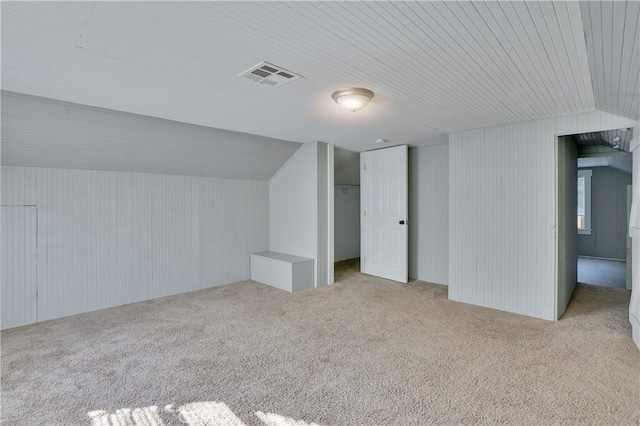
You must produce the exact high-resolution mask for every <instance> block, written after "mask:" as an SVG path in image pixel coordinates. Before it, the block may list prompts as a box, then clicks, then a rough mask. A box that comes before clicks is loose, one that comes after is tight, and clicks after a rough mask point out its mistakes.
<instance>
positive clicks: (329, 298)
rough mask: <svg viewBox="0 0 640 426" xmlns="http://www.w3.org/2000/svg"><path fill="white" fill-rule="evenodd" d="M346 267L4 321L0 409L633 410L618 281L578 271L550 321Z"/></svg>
mask: <svg viewBox="0 0 640 426" xmlns="http://www.w3.org/2000/svg"><path fill="white" fill-rule="evenodd" d="M353 266H354V265H352V269H347V270H341V271H338V272H337V278H338V280H339V283H337V284H335V285H333V286H331V287H328V288H324V289H321V290H310V291H306V292H302V293H298V294H293V295H292V294H288V293H285V292H283V291H280V290H276V289H274V288H271V287H267V286H265V285H262V284H258V283H255V282H251V281H247V282H241V283H236V284H232V285H227V286H223V287H218V288H215V289H211V290H205V291H199V292H195V293H190V294H184V295H180V296H174V297H168V298H164V299H159V300H154V301H149V302H143V303H137V304H133V305H128V306H123V307H119V308H113V309H107V310H103V311H98V312H93V313H89V314H83V315H77V316H74V317H69V318H64V319H60V320H54V321H49V322H45V323H42V324H38V325H35V326H27V327H22V328H17V329H12V330H8V331H3V332H2V423H3V424H7V425H10V424H15V425H38V424H65V425H75V424H78V425H82V424H87V425H88V424H91V423H92V422H93V423H94V424H96V425H97V424H105V425H107V424H110V425H125V424H160V422H163V423H164V424H191V425H196V424H217V423H219V424H233V423H234V422H235V423H239V422H243V423H245V424H263V425H264V424H266V425H286V424H291V425H294V424H296V425H302V424H305V423H308V424H311V423H317V424H335V425H338V424H339V425H348V424H354V425H355V424H362V425H372V424H397V425H407V424H430V423H439V424H458V423H465V424H470V423H476V424H493V423H504V424H517V425H523V424H578V423H586V424H597V425H619V424H638V422H640V388H639V387H638V386H639V383H640V352H639V351H638V350H637V348H636V347H635V346H634V345H633V343H632V341H631V338H630V334H631V332H630V327H629V323H628V320H627V316H628V311H627V307H628V304H629V292H628V291H626V290H621V289H612V288H600V287H590V286H583V285H579V286H578V288H577V290H576V293H575V295H574V298H573V300H572V302H571V304H570V305H569V309H568V311H567V313H566V314H565V315H564V317H563V319H562V320H561V321H559V322H556V323H553V322H547V321H542V320H537V319H533V318H527V317H523V316H519V315H513V314H508V313H503V312H498V311H494V310H490V309H484V308H480V307H473V306H469V305H464V304H461V303H456V302H451V301H449V300H447V288H446V287H444V286H439V285H433V284H425V283H410V284H407V285H402V284H397V283H393V282H389V281H386V280H382V279H376V278H372V277H368V276H364V275H360V274H359V273H357V271H355V270H354V269H353ZM207 421H210V422H209V423H206V422H207ZM303 422H305V423H303Z"/></svg>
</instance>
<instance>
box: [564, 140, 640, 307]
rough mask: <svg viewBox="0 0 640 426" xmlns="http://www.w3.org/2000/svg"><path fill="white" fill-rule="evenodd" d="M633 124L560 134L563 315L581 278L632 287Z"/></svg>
mask: <svg viewBox="0 0 640 426" xmlns="http://www.w3.org/2000/svg"><path fill="white" fill-rule="evenodd" d="M632 137H633V129H631V128H624V129H615V130H607V131H600V132H591V133H583V134H575V135H566V136H559V137H558V145H557V159H558V161H557V167H558V174H557V205H558V210H557V227H558V229H557V235H558V237H557V255H558V258H557V282H558V288H557V289H558V293H557V304H556V306H557V315H558V318H559V317H560V316H561V315H562V313H563V312H564V310H565V309H566V306H567V304H568V303H569V300H570V298H571V295H572V293H573V289H574V287H575V285H576V283H581V284H586V285H596V286H602V287H614V288H621V289H625V288H626V289H628V290H631V279H632V274H633V272H634V271H632V266H633V265H631V261H630V259H631V255H632V253H631V244H630V239H629V214H630V205H631V199H630V197H631V193H632V189H631V184H632V181H633V176H632V173H633V157H632V155H631V153H630V142H631V140H632Z"/></svg>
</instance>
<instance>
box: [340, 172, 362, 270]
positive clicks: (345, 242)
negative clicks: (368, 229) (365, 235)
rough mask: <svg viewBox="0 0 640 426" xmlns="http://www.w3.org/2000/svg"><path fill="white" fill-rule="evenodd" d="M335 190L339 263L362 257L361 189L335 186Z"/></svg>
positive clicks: (352, 186) (353, 186)
mask: <svg viewBox="0 0 640 426" xmlns="http://www.w3.org/2000/svg"><path fill="white" fill-rule="evenodd" d="M357 169H358V168H357V167H356V170H357ZM334 188H335V189H334V206H335V232H334V242H335V246H334V247H335V261H336V262H339V261H341V260H347V259H355V258H358V257H360V187H359V186H355V185H335V186H334Z"/></svg>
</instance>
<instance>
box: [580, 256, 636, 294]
mask: <svg viewBox="0 0 640 426" xmlns="http://www.w3.org/2000/svg"><path fill="white" fill-rule="evenodd" d="M578 282H580V283H582V284H591V285H600V286H604V287H614V288H627V262H621V261H619V260H605V259H592V258H589V257H578Z"/></svg>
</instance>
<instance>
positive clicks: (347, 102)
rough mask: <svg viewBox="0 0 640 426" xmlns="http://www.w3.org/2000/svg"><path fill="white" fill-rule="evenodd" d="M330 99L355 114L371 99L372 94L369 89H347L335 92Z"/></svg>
mask: <svg viewBox="0 0 640 426" xmlns="http://www.w3.org/2000/svg"><path fill="white" fill-rule="evenodd" d="M331 97H332V98H333V100H334V101H336V103H337V104H338V105H340V107H342V108H344V109H346V110H349V111H351V112H356V111H358V110H361V109H362V108H364V107H365V106H367V104H368V103H369V101H370V100H371V98H373V92H372V91H371V90H369V89H363V88H360V87H351V88H349V89H341V90H336V91H335V92H333V93H332V94H331Z"/></svg>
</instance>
